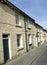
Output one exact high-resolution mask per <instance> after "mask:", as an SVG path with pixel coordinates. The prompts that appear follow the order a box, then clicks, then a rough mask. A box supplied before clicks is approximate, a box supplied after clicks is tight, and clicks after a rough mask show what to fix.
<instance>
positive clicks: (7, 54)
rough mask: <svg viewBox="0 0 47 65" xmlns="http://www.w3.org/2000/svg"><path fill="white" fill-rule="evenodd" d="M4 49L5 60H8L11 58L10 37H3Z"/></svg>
mask: <svg viewBox="0 0 47 65" xmlns="http://www.w3.org/2000/svg"><path fill="white" fill-rule="evenodd" d="M3 50H4V62H6V61H7V60H8V59H9V46H8V39H3Z"/></svg>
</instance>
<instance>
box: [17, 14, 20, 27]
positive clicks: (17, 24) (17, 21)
mask: <svg viewBox="0 0 47 65" xmlns="http://www.w3.org/2000/svg"><path fill="white" fill-rule="evenodd" d="M17 17H18V18H17ZM17 19H18V21H17ZM17 22H18V23H17ZM16 25H18V26H21V22H20V15H19V14H16Z"/></svg>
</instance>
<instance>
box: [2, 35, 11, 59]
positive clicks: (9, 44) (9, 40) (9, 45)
mask: <svg viewBox="0 0 47 65" xmlns="http://www.w3.org/2000/svg"><path fill="white" fill-rule="evenodd" d="M3 35H8V38H3ZM3 35H2V40H3V39H8V48H9V59H12V53H11V38H10V35H9V34H3ZM2 43H3V42H2Z"/></svg>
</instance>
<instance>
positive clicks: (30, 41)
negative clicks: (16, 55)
mask: <svg viewBox="0 0 47 65" xmlns="http://www.w3.org/2000/svg"><path fill="white" fill-rule="evenodd" d="M29 35H30V36H29ZM28 37H29V38H28V39H29V43H28V44H29V45H30V44H32V40H31V34H28Z"/></svg>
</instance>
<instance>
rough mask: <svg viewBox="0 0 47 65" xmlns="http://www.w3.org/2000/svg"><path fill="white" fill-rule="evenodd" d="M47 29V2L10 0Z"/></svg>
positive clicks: (44, 0) (39, 0)
mask: <svg viewBox="0 0 47 65" xmlns="http://www.w3.org/2000/svg"><path fill="white" fill-rule="evenodd" d="M9 1H10V2H12V3H13V4H14V5H15V6H17V7H18V8H20V9H21V10H22V11H24V12H25V13H26V14H28V15H29V16H30V17H32V18H33V19H35V22H36V23H38V24H39V25H41V26H42V27H43V28H45V29H47V0H9Z"/></svg>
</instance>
